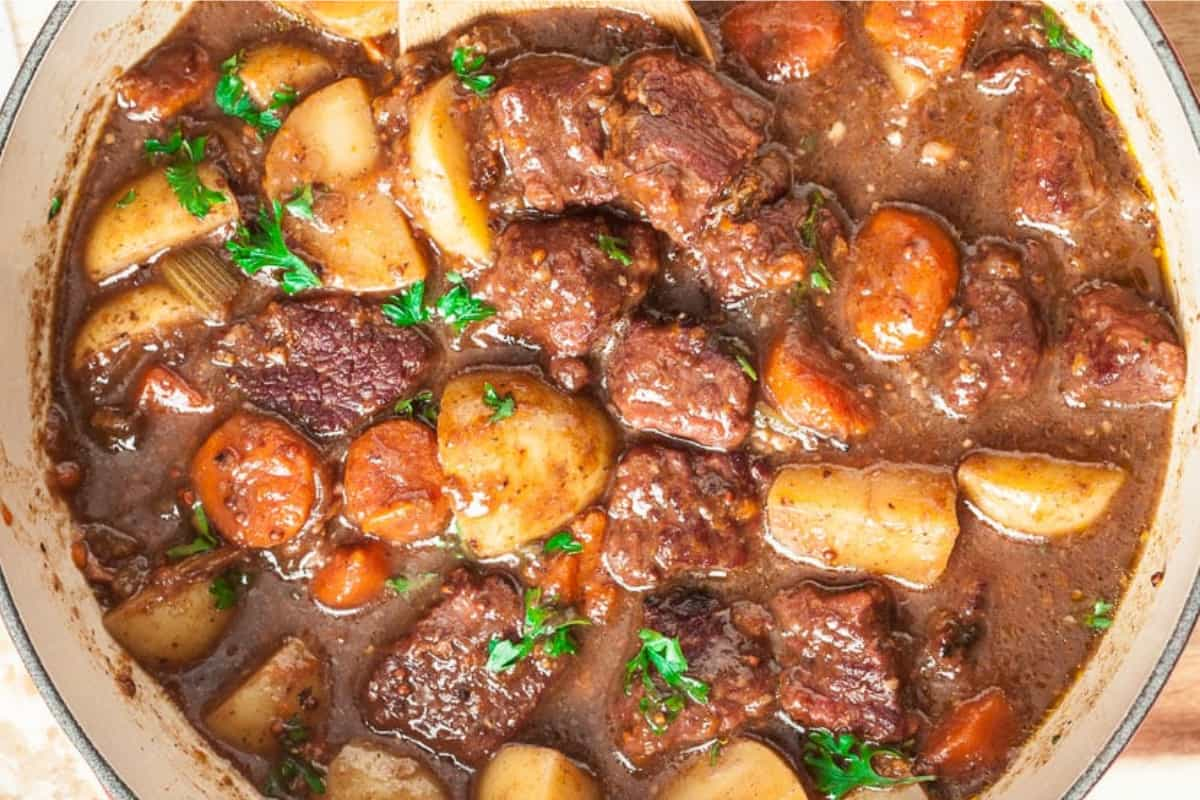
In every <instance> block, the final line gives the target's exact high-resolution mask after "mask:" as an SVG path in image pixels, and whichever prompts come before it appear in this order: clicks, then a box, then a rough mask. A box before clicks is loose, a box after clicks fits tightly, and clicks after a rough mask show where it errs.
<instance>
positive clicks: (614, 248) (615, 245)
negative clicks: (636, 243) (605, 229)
mask: <svg viewBox="0 0 1200 800" xmlns="http://www.w3.org/2000/svg"><path fill="white" fill-rule="evenodd" d="M596 243H597V244H598V245H600V249H601V250H603V251H604V255H606V256H608V257H609V258H611V259H612V260H613V261H619V262H620V263H621V265H622V266H626V267H628V266H629V265H630V264H632V263H633V256H631V255H629V253H628V251H626V250H625V248H626V247H628V246H629V242H628V241H627V240H625V239H619V238H617V237H616V236H606V235H605V234H603V233H600V234H597V235H596Z"/></svg>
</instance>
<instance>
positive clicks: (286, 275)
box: [225, 200, 321, 294]
mask: <svg viewBox="0 0 1200 800" xmlns="http://www.w3.org/2000/svg"><path fill="white" fill-rule="evenodd" d="M271 211H272V217H264V216H263V214H261V213H260V214H259V215H258V223H257V227H258V230H256V231H254V232H253V233H252V232H251V231H249V230H248V229H247V228H246V227H245V226H240V227H239V228H238V231H237V235H236V236H235V237H234V238H233V239H232V240H231V241H228V242H226V243H225V249H227V250H228V251H229V253H230V255H231V256H233V263H235V264H237V265H238V266H239V267H240V268H241V270H242V271H243V272H245V273H246V274H247V275H254V274H257V273H258V272H259V271H260V270H262V269H264V268H267V269H279V270H282V272H281V273H280V275H279V284H280V286H281V287H282V288H283V291H284V292H286V293H287V294H295V293H296V292H299V291H301V290H303V289H316V288H318V287H320V285H321V279H320V278H318V277H317V276H316V273H314V272H313V271H312V268H311V267H309V266H308V264H305V263H304V260H303V259H301V258H300V257H299V256H298V255H296V254H295V253H293V252H292V251H291V250H289V249H288V246H287V243H286V242H284V240H283V224H282V219H283V207H282V206H280V205H279V201H278V200H272V201H271Z"/></svg>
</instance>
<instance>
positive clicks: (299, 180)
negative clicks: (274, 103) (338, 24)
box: [263, 78, 380, 200]
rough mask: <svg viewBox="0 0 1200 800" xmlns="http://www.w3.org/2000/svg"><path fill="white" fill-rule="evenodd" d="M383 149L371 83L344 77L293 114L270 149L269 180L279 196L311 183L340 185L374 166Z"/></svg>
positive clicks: (274, 194)
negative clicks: (378, 136)
mask: <svg viewBox="0 0 1200 800" xmlns="http://www.w3.org/2000/svg"><path fill="white" fill-rule="evenodd" d="M379 152H380V151H379V140H378V139H377V138H376V135H375V118H374V117H373V116H372V115H371V96H370V94H369V93H368V92H367V84H366V83H365V82H363V81H362V80H361V79H359V78H344V79H342V80H340V81H338V82H337V83H333V84H330V85H329V86H326V87H325V88H324V89H321V90H320V91H317V92H313V93H312V94H311V95H309V96H308V97H306V98H305V99H304V100H303V101H302V102H301V103H300V104H299V105H298V106H296V107H295V108H294V109H292V112H291V113H290V114H288V117H287V119H286V120H284V122H283V127H281V128H280V129H279V132H278V133H276V134H275V138H274V139H272V140H271V149H270V150H268V151H267V158H266V162H265V165H264V178H263V186H264V188H265V190H266V193H267V196H268V197H270V198H272V199H275V200H279V199H283V198H286V197H288V196H290V195H291V194H292V192H294V191H295V190H296V189H298V188H300V187H302V186H306V185H312V184H322V185H325V186H333V187H336V186H340V185H343V184H345V183H347V182H348V181H351V180H354V179H355V178H358V177H361V176H363V175H365V174H366V173H367V172H368V171H370V170H371V169H372V168H373V167H374V166H375V165H376V162H377V161H378V160H379Z"/></svg>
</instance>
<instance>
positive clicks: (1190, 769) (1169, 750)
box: [0, 0, 1200, 800]
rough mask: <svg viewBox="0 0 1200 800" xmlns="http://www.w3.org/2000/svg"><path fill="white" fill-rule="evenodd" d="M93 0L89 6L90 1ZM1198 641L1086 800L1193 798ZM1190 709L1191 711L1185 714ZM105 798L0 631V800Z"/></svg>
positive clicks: (1177, 12) (1197, 6)
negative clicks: (1132, 737)
mask: <svg viewBox="0 0 1200 800" xmlns="http://www.w3.org/2000/svg"><path fill="white" fill-rule="evenodd" d="M93 1H95V0H93ZM52 5H53V2H52V0H0V87H4V88H5V89H7V87H8V85H9V83H10V81H11V80H12V76H13V75H14V74H15V73H16V69H17V66H18V64H19V61H20V57H21V55H23V54H24V52H25V49H26V48H27V47H28V45H29V43H30V42H31V41H32V40H33V37H34V36H36V34H37V31H38V29H39V28H40V27H41V24H42V21H43V20H44V19H45V17H46V14H47V13H48V11H49V9H50V7H51V6H52ZM1154 5H1155V8H1156V11H1158V12H1159V13H1160V14H1161V15H1162V17H1163V20H1164V25H1165V26H1166V27H1167V30H1168V32H1169V33H1171V34H1172V38H1173V40H1174V41H1175V42H1176V44H1177V45H1178V46H1180V49H1181V50H1182V52H1183V56H1184V60H1185V61H1186V62H1188V63H1189V64H1190V65H1191V66H1192V74H1193V76H1195V75H1196V74H1197V71H1198V69H1200V2H1161V0H1160V2H1157V3H1155V4H1154ZM1197 685H1200V635H1198V636H1197V637H1193V640H1192V644H1191V646H1190V648H1189V650H1188V653H1187V655H1185V658H1184V663H1183V664H1181V666H1180V668H1179V669H1178V670H1177V671H1176V674H1175V675H1174V676H1173V677H1172V679H1171V682H1170V683H1169V684H1168V686H1167V689H1166V691H1165V692H1164V693H1163V696H1162V698H1160V701H1159V705H1158V706H1156V707H1155V709H1154V711H1153V712H1151V714H1150V717H1149V718H1148V719H1147V721H1146V723H1145V725H1144V726H1143V728H1142V730H1141V732H1139V734H1138V736H1137V737H1136V738H1135V739H1134V742H1133V743H1132V744H1131V746H1130V748H1129V750H1128V751H1127V752H1126V753H1125V754H1124V755H1122V756H1121V757H1120V758H1119V759H1118V760H1117V762H1116V764H1115V765H1114V766H1113V768H1112V769H1111V770H1110V771H1109V773H1108V774H1107V775H1106V776H1105V777H1104V778H1103V780H1101V782H1100V783H1099V785H1097V787H1096V789H1095V790H1094V791H1093V792H1092V794H1091V795H1090V796H1089V800H1131V798H1134V797H1154V798H1162V799H1163V800H1175V798H1183V797H1196V796H1197V794H1196V792H1197V789H1196V787H1197V786H1200V708H1196V707H1195V705H1194V704H1195V699H1194V698H1195V696H1196V694H1197V693H1196V691H1195V690H1194V687H1196V686H1197ZM1193 710H1194V713H1193ZM105 798H106V795H105V794H104V792H103V790H102V789H101V788H100V786H99V785H98V784H97V782H96V780H95V778H94V777H93V776H92V774H91V773H90V772H89V771H88V769H87V767H86V766H85V765H84V764H83V761H82V760H81V759H80V757H79V755H78V753H76V752H75V750H74V748H73V747H72V745H71V743H70V742H69V741H68V740H67V738H66V737H65V736H64V735H63V733H62V731H61V730H60V729H59V727H58V725H57V723H56V722H55V721H54V719H53V718H52V717H51V716H50V712H49V711H48V710H47V709H46V706H45V704H44V703H43V702H42V700H41V698H40V697H39V696H38V694H37V691H36V690H35V688H34V686H33V682H32V681H31V680H30V679H29V676H28V675H27V674H26V672H25V669H24V666H23V665H22V664H21V661H20V659H19V658H18V656H17V654H16V652H15V651H14V650H13V646H12V642H11V640H10V639H9V637H8V634H7V632H5V631H4V629H3V628H2V627H0V800H105Z"/></svg>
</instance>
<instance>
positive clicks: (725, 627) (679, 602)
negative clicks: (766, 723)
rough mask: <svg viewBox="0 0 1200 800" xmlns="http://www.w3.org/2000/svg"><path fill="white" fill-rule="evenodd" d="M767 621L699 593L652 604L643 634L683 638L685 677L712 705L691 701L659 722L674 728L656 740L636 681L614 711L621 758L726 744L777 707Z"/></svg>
mask: <svg viewBox="0 0 1200 800" xmlns="http://www.w3.org/2000/svg"><path fill="white" fill-rule="evenodd" d="M767 622H768V621H767V619H766V612H765V610H764V609H763V608H762V607H761V606H757V605H754V604H753V603H735V604H734V605H733V606H732V607H728V606H723V605H721V602H720V601H719V600H718V599H717V598H715V597H712V596H711V595H707V594H703V593H699V592H691V591H686V590H680V591H676V592H672V593H670V594H668V595H666V596H663V597H652V598H650V599H649V600H647V601H646V612H645V616H644V618H643V620H642V627H643V628H649V629H651V630H654V631H657V632H658V633H660V634H662V635H663V636H666V637H671V638H674V637H678V639H679V645H680V649H681V650H682V651H683V655H684V657H685V658H686V659H687V662H688V670H687V675H688V676H689V677H692V678H696V679H697V680H700V681H703V682H704V683H706V684H708V687H709V694H708V703H706V704H704V705H701V704H699V703H696V702H694V701H691V700H689V701H687V703H686V705H685V706H684V707H683V709H682V710H681V711H680V712H679V714H678V716H676V717H675V718H674V720H667V719H659V720H656V723H657V724H663V723H669V724H667V725H666V730H665V731H664V732H663V733H661V734H656V733H655V732H654V730H653V729H652V728H651V726H650V723H649V722H648V721H647V720H646V718H645V717H644V716H643V714H642V712H641V710H640V709H639V708H638V703H639V702H641V700H642V698H643V697H644V696H645V688H644V687H643V686H642V684H641V681H640V680H637V681H634V682H633V683H632V684H631V686H630V690H631V691H630V693H629V694H628V695H626V694H621V695H619V696H618V697H617V699H616V702H615V703H614V704H613V707H612V709H611V714H612V719H613V721H614V723H615V725H616V729H617V731H618V736H617V742H618V745H619V746H620V748H621V750H622V752H624V753H625V755H626V756H628V757H629V758H630V760H632V761H633V762H634V763H635V764H645V763H646V762H648V761H650V760H651V759H653V758H654V757H656V756H658V755H661V754H663V753H669V752H672V751H676V750H679V749H681V748H684V747H688V746H690V745H695V744H699V743H701V742H705V741H708V740H709V739H714V738H725V737H728V736H730V735H731V734H732V733H734V732H735V731H737V729H738V728H740V727H741V726H742V725H745V724H746V723H747V722H752V721H754V720H758V719H762V718H763V717H766V716H767V715H768V714H770V713H771V711H772V710H773V709H774V706H775V702H774V697H773V696H772V684H773V683H774V680H773V678H774V676H773V675H772V670H771V668H770V664H769V662H770V653H769V651H768V646H767V639H766V627H767ZM660 688H664V687H660ZM651 713H654V712H651Z"/></svg>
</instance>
